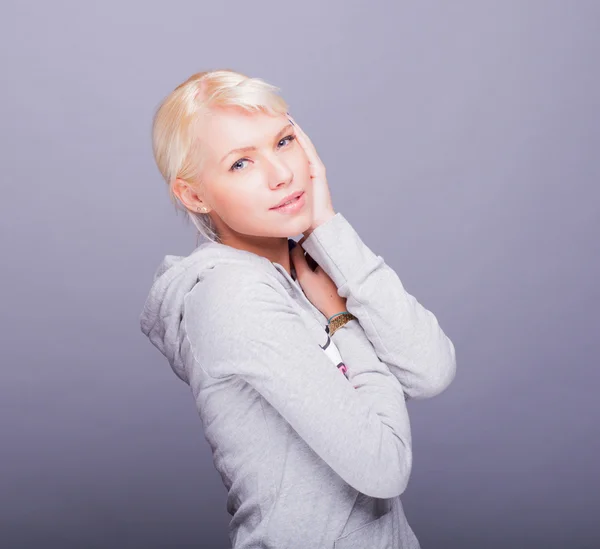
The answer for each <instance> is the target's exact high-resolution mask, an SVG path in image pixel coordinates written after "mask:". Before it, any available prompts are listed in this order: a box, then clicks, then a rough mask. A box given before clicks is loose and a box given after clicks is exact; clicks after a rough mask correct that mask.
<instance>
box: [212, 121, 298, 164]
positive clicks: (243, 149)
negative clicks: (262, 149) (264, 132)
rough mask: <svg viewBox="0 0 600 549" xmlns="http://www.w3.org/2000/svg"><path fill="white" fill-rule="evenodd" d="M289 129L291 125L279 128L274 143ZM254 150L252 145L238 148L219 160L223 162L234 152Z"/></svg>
mask: <svg viewBox="0 0 600 549" xmlns="http://www.w3.org/2000/svg"><path fill="white" fill-rule="evenodd" d="M291 127H292V124H287V125H286V126H284V127H283V128H281V129H280V130H279V132H278V133H277V135H276V136H275V141H279V139H280V137H281V136H282V135H283V134H284V133H285V132H286V131H287V130H288V129H289V128H291ZM255 150H256V147H255V146H254V145H250V146H248V147H240V148H239V149H233V150H231V151H229V152H228V153H227V154H226V155H225V156H224V157H223V158H221V162H223V161H224V160H225V159H226V158H227V157H228V156H229V155H230V154H233V153H235V152H238V153H241V152H249V151H255Z"/></svg>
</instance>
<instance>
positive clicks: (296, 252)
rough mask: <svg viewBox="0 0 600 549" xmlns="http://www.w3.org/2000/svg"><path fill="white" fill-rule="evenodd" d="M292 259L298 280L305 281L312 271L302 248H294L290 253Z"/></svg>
mask: <svg viewBox="0 0 600 549" xmlns="http://www.w3.org/2000/svg"><path fill="white" fill-rule="evenodd" d="M290 258H291V260H292V261H293V263H294V269H296V275H297V277H298V279H303V278H304V277H305V276H306V275H307V274H308V273H311V274H312V269H311V268H310V267H309V265H308V263H307V261H306V257H304V250H303V249H302V248H301V247H300V246H294V248H293V249H292V251H291V252H290Z"/></svg>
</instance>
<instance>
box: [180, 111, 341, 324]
mask: <svg viewBox="0 0 600 549" xmlns="http://www.w3.org/2000/svg"><path fill="white" fill-rule="evenodd" d="M196 131H197V139H198V141H199V143H200V145H201V150H202V151H203V153H202V154H203V157H202V159H201V166H202V168H201V172H202V173H201V175H200V181H187V180H184V179H177V180H176V181H175V182H174V183H173V192H174V193H175V194H176V195H177V196H178V198H179V199H180V201H181V202H182V204H184V205H185V206H186V207H187V208H188V209H190V210H191V211H195V212H197V211H200V210H201V209H202V208H204V212H206V213H207V214H208V215H210V217H211V219H212V221H213V223H214V225H215V227H216V228H217V231H218V233H219V235H220V238H221V242H222V243H223V244H226V245H228V246H232V247H234V248H237V249H240V250H246V251H250V252H252V253H255V254H257V255H261V256H263V257H266V258H267V259H269V260H270V261H272V262H274V263H279V264H280V265H281V266H283V268H284V269H285V270H286V271H287V272H288V274H291V261H293V262H294V267H295V269H296V274H297V276H298V282H299V284H300V286H301V287H302V290H303V291H304V293H305V295H306V296H307V298H308V299H309V301H311V303H313V305H314V306H315V307H316V308H317V309H319V310H320V311H321V312H322V313H323V314H325V315H327V316H328V317H330V316H331V315H333V314H335V313H338V312H341V311H343V310H345V299H343V298H341V297H340V296H339V295H338V294H337V288H336V287H335V284H334V283H333V281H332V280H331V278H330V277H329V276H328V275H327V274H326V273H325V272H324V271H323V270H322V269H321V267H317V268H316V269H315V271H312V270H311V268H310V266H309V265H308V263H307V262H306V258H305V257H304V254H303V251H302V248H301V247H300V246H296V247H295V248H294V250H292V253H290V251H289V249H288V237H289V235H294V234H300V233H301V234H303V239H304V238H307V237H308V236H309V235H310V234H311V233H312V231H313V230H314V229H315V228H317V227H318V226H319V225H321V224H322V223H325V222H326V221H327V220H329V219H331V217H333V216H334V215H335V211H334V209H333V205H332V202H331V195H330V191H329V186H328V184H327V178H326V175H325V166H324V165H323V162H322V161H321V159H320V158H319V156H318V154H317V151H316V149H315V147H314V145H313V143H312V142H311V140H310V139H309V137H308V136H307V135H306V134H305V133H304V131H302V129H301V128H300V127H299V126H298V124H297V122H296V121H295V120H293V119H292V118H291V117H290V116H289V115H288V116H286V115H277V116H271V115H269V114H267V113H264V112H255V113H248V112H246V111H243V110H241V109H237V108H227V109H215V110H213V111H211V112H210V113H207V114H206V115H205V116H204V117H203V118H202V119H201V120H200V121H199V122H198V124H197V126H196ZM250 146H251V147H253V149H252V150H244V151H234V152H232V151H233V149H238V148H242V147H250ZM296 191H304V193H305V197H304V198H305V205H304V206H303V207H302V208H301V209H300V210H299V211H298V212H296V213H294V214H281V213H279V212H277V211H274V210H273V209H272V208H273V206H275V205H276V204H277V203H279V202H280V201H281V200H282V199H284V198H285V197H287V196H288V195H289V194H291V193H293V192H296ZM300 242H302V240H301V241H300Z"/></svg>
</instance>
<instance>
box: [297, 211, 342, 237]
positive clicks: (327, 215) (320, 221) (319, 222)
mask: <svg viewBox="0 0 600 549" xmlns="http://www.w3.org/2000/svg"><path fill="white" fill-rule="evenodd" d="M335 214H336V212H335V211H333V210H329V211H327V212H326V213H325V214H323V215H322V216H320V217H319V218H318V219H315V220H314V221H313V223H312V225H311V226H310V228H308V229H307V230H306V231H304V233H302V234H303V235H304V238H308V237H309V236H310V235H311V233H312V232H313V231H314V230H315V229H316V228H317V227H319V226H321V225H323V224H324V223H327V222H328V221H329V220H330V219H331V218H333V217H335Z"/></svg>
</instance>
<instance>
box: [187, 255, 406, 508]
mask: <svg viewBox="0 0 600 549" xmlns="http://www.w3.org/2000/svg"><path fill="white" fill-rule="evenodd" d="M277 284H279V283H278V281H277V280H276V279H275V278H273V279H272V280H271V277H270V276H269V275H267V274H265V273H260V272H257V271H256V270H253V269H249V268H248V267H247V266H246V267H241V266H232V265H228V266H226V267H224V268H222V269H219V268H218V267H217V268H214V269H212V270H211V271H209V272H208V274H207V275H206V276H205V277H204V279H203V280H202V282H201V283H200V284H197V285H196V287H195V288H194V289H193V290H192V291H191V292H190V293H189V294H188V295H187V296H186V299H185V313H184V330H185V333H186V337H187V338H188V339H189V344H190V348H191V351H192V354H193V356H194V364H193V365H188V367H190V368H201V369H202V370H203V371H204V373H205V374H207V375H209V376H211V377H213V378H227V377H229V376H234V375H237V376H240V377H241V378H242V379H244V380H245V381H246V382H247V383H249V384H250V385H251V386H252V387H253V388H254V389H255V390H256V391H258V392H259V393H260V394H261V395H262V396H263V397H264V398H265V399H266V400H267V401H268V402H269V404H271V405H272V406H273V407H274V408H275V409H276V410H277V412H279V414H280V415H281V416H282V417H283V418H284V419H285V420H286V421H287V422H288V423H289V424H290V425H291V426H292V427H293V428H294V430H295V431H296V432H297V433H298V435H299V436H300V437H302V439H303V440H304V441H305V442H306V443H307V444H308V445H309V446H310V447H311V448H312V449H313V450H314V451H315V452H316V453H317V454H318V455H319V456H320V457H321V458H322V459H323V460H324V461H325V462H326V463H327V464H328V465H329V466H330V467H331V468H332V469H333V470H334V471H335V472H336V473H337V474H338V475H340V477H342V478H343V479H344V480H345V481H346V482H347V483H348V484H350V485H351V486H353V487H354V488H355V489H356V490H358V491H359V492H362V493H364V494H366V495H369V496H372V497H378V498H389V497H395V496H397V495H399V494H401V493H402V492H403V491H404V490H405V489H406V486H407V484H408V480H409V476H410V472H411V467H412V446H411V431H410V423H409V416H408V411H407V409H406V403H405V398H404V393H403V390H402V386H401V385H400V383H399V382H398V380H397V379H396V378H395V377H394V376H393V375H392V374H391V373H390V371H389V370H388V368H387V366H386V365H385V364H383V363H382V362H381V361H380V360H379V359H378V357H377V355H376V354H375V351H374V349H373V347H372V345H371V343H370V342H369V341H368V339H367V338H366V336H365V334H364V332H363V331H362V329H361V328H360V326H359V325H358V322H357V321H356V320H352V321H350V322H348V323H347V324H346V325H345V326H344V327H342V328H340V329H339V330H338V331H337V332H336V333H335V334H334V335H333V340H334V341H335V342H336V344H339V345H340V348H343V349H344V361H345V363H346V365H347V366H348V375H349V378H348V379H346V377H345V376H344V374H343V373H342V372H341V371H340V370H339V369H338V368H336V367H335V365H334V364H333V363H332V362H331V360H330V358H329V357H328V356H327V355H326V354H325V353H324V352H323V350H322V349H321V348H320V347H319V344H318V342H317V341H316V340H315V338H314V334H311V333H310V331H309V330H308V329H307V327H306V325H305V324H304V320H303V319H302V317H301V316H300V314H299V312H298V310H297V308H296V307H295V306H294V304H293V300H292V298H291V297H290V296H289V295H287V294H286V293H285V290H284V289H282V288H280V289H277V287H276V285H277ZM348 381H350V383H349V382H348Z"/></svg>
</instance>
